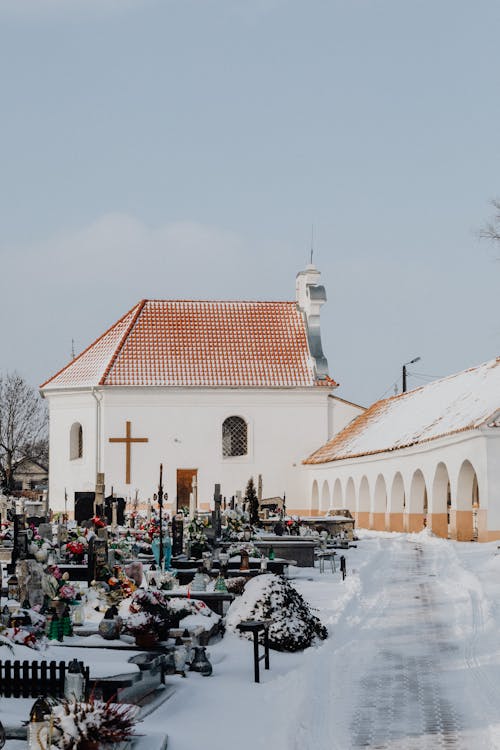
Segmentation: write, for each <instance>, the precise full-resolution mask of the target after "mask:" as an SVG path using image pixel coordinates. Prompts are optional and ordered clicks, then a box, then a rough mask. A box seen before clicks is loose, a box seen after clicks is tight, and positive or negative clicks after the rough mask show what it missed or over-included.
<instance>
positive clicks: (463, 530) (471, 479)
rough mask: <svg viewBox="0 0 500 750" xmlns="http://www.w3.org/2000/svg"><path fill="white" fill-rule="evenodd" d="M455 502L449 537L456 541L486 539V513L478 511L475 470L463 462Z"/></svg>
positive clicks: (477, 486) (451, 514)
mask: <svg viewBox="0 0 500 750" xmlns="http://www.w3.org/2000/svg"><path fill="white" fill-rule="evenodd" d="M456 493H457V494H456V502H455V503H453V500H452V504H451V510H450V535H451V537H452V538H453V539H457V540H458V541H477V540H480V541H485V540H486V539H487V537H488V532H487V524H486V512H485V511H484V510H480V497H479V482H478V478H477V473H476V470H475V469H474V467H473V465H472V464H471V462H470V461H469V460H465V461H464V462H463V463H462V465H461V467H460V470H459V472H458V478H457V489H456Z"/></svg>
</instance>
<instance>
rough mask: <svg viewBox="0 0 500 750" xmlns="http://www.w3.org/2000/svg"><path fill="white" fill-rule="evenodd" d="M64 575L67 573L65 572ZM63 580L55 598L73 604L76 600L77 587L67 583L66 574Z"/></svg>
mask: <svg viewBox="0 0 500 750" xmlns="http://www.w3.org/2000/svg"><path fill="white" fill-rule="evenodd" d="M64 575H67V574H66V573H65V574H64ZM61 580H62V583H61V585H60V586H59V589H58V591H57V595H56V596H55V597H54V599H59V601H61V602H66V603H67V604H73V602H74V601H75V600H76V594H77V591H76V588H75V587H74V586H72V585H71V584H70V583H67V580H66V579H64V576H63V578H62V579H61Z"/></svg>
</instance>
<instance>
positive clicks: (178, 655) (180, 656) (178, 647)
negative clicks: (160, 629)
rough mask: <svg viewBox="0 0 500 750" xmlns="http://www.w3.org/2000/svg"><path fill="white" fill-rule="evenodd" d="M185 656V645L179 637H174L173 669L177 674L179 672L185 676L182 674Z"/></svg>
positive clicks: (186, 652) (185, 660)
mask: <svg viewBox="0 0 500 750" xmlns="http://www.w3.org/2000/svg"><path fill="white" fill-rule="evenodd" d="M187 658H188V651H187V648H186V646H185V645H184V643H183V642H182V640H181V638H176V641H175V651H174V663H175V671H176V672H177V674H181V675H182V676H183V677H185V676H186V675H185V674H184V669H185V667H186V662H187Z"/></svg>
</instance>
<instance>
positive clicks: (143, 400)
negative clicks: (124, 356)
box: [45, 387, 331, 512]
mask: <svg viewBox="0 0 500 750" xmlns="http://www.w3.org/2000/svg"><path fill="white" fill-rule="evenodd" d="M330 392H331V391H330V389H328V388H322V387H318V388H311V389H292V388H291V389H259V390H257V389H248V390H244V389H216V388H214V389H207V388H206V389H192V388H190V389H187V388H185V389H182V388H176V389H173V388H172V389H169V388H118V387H113V388H110V387H108V388H102V389H101V388H100V389H99V390H98V395H99V396H102V401H101V407H100V408H101V419H100V434H99V440H100V445H101V450H100V456H99V461H97V456H96V445H97V443H98V442H99V440H98V436H97V434H96V424H97V408H98V407H97V403H96V400H95V398H94V396H93V395H92V393H91V392H90V391H82V392H78V391H75V392H69V391H60V392H52V393H50V392H46V394H45V395H46V398H47V400H48V402H49V412H50V479H49V493H50V505H51V507H52V508H53V509H54V510H58V509H59V510H60V509H62V508H63V505H64V489H65V488H66V490H67V492H68V498H69V503H68V508H70V509H71V508H72V501H73V497H74V492H75V491H79V490H80V491H85V490H93V489H94V485H95V476H96V471H97V462H98V463H99V468H100V470H101V471H104V473H105V482H106V492H109V490H110V488H111V486H113V488H114V491H115V492H116V493H118V494H120V495H123V496H124V497H126V498H133V497H134V496H135V493H136V490H137V491H138V496H139V499H140V500H146V499H147V498H148V497H152V496H153V493H154V492H155V491H156V488H157V485H158V475H159V465H160V463H163V465H164V489H165V491H166V492H167V493H168V496H169V501H171V502H173V501H174V500H175V496H176V481H177V479H176V477H177V474H176V472H177V469H183V468H184V469H197V470H198V488H199V490H198V497H199V502H200V503H207V502H209V501H210V500H211V498H212V496H213V489H214V484H215V483H220V484H221V491H222V493H223V495H225V496H228V497H229V496H231V495H233V494H235V492H236V491H237V490H240V491H244V489H245V486H246V483H247V481H248V479H249V477H250V476H253V477H254V480H256V479H257V475H258V474H262V477H263V494H264V497H270V496H276V495H279V496H282V495H283V492H286V496H287V506H288V507H289V508H290V510H292V511H293V510H294V509H296V510H300V511H301V512H303V511H304V510H306V509H307V508H308V507H309V502H310V498H309V496H306V495H305V492H307V488H306V487H305V486H304V484H303V481H302V477H303V467H302V463H301V462H302V460H303V459H304V457H305V456H307V455H309V454H310V453H312V451H313V450H315V449H316V448H317V447H318V446H319V445H321V444H322V443H324V442H326V440H327V439H328V437H329V434H328V430H329V410H330V408H331V407H330V406H329V399H328V396H329V393H330ZM232 415H236V416H241V417H243V418H244V419H245V420H246V421H247V424H248V443H249V452H248V455H247V456H242V457H234V458H224V457H223V456H222V439H221V434H222V433H221V430H222V422H223V421H224V419H225V418H226V417H228V416H232ZM127 420H128V421H130V422H131V426H132V437H147V438H148V441H149V442H148V443H146V444H134V445H132V448H131V451H132V454H131V455H132V461H131V483H130V485H127V484H126V483H125V446H124V445H123V444H110V443H109V438H110V437H124V436H125V423H126V421H127ZM76 421H78V422H80V423H81V424H82V427H83V434H84V450H83V457H82V458H81V459H75V460H73V461H71V460H70V459H69V433H70V429H71V425H72V424H73V423H74V422H76Z"/></svg>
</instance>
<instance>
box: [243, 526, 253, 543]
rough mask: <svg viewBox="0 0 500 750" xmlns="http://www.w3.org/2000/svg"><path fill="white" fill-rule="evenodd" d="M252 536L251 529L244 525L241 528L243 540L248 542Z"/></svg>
mask: <svg viewBox="0 0 500 750" xmlns="http://www.w3.org/2000/svg"><path fill="white" fill-rule="evenodd" d="M251 538H252V529H251V528H250V526H245V528H244V529H243V541H245V542H249V541H250V540H251Z"/></svg>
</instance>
